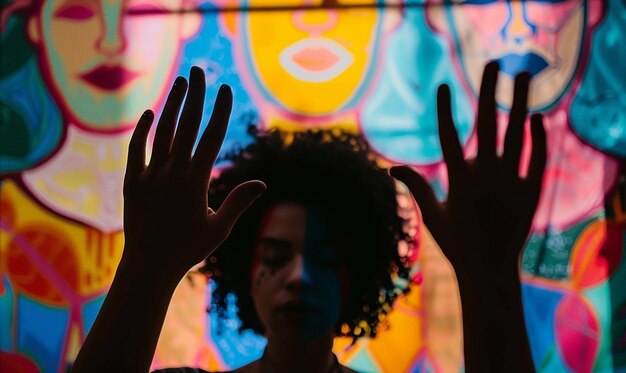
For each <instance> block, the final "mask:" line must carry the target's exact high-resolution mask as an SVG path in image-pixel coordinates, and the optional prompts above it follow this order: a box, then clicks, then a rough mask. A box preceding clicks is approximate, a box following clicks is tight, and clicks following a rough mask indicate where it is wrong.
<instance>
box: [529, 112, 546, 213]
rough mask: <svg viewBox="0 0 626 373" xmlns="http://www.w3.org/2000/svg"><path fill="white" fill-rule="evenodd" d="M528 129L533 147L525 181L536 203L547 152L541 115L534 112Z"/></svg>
mask: <svg viewBox="0 0 626 373" xmlns="http://www.w3.org/2000/svg"><path fill="white" fill-rule="evenodd" d="M530 131H531V136H532V142H533V149H532V152H531V155H530V164H529V166H528V175H527V177H526V182H527V183H528V186H529V189H530V193H531V198H532V200H533V201H534V202H535V203H537V202H538V201H539V195H540V193H541V186H542V183H543V174H544V171H545V168H546V160H547V153H548V151H547V145H546V130H545V127H544V126H543V116H542V115H541V114H534V115H533V116H532V117H531V118H530Z"/></svg>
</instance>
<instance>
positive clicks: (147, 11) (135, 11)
mask: <svg viewBox="0 0 626 373" xmlns="http://www.w3.org/2000/svg"><path fill="white" fill-rule="evenodd" d="M178 10H180V9H166V8H164V7H162V6H159V5H156V4H151V3H145V4H135V5H131V6H128V7H127V8H126V14H128V15H155V14H166V13H169V12H172V11H173V12H176V11H178Z"/></svg>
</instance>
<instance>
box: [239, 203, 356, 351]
mask: <svg viewBox="0 0 626 373" xmlns="http://www.w3.org/2000/svg"><path fill="white" fill-rule="evenodd" d="M343 273H345V272H344V271H341V270H340V266H339V264H338V261H337V257H336V253H335V249H334V248H333V245H332V244H331V243H330V241H329V234H328V230H327V227H326V222H325V219H324V215H323V213H322V212H321V211H320V210H318V209H312V208H305V207H304V206H302V205H299V204H293V203H280V204H277V205H275V206H274V207H273V208H271V209H269V210H268V212H267V213H266V214H265V217H264V219H263V222H262V226H261V228H260V231H259V236H258V241H257V260H256V261H255V263H254V264H253V267H252V270H251V281H252V284H251V296H252V299H253V301H254V306H255V309H256V311H257V314H258V316H259V319H260V320H261V322H262V323H263V325H264V327H265V334H266V336H267V337H268V338H280V339H282V338H286V339H289V340H294V339H297V340H302V341H310V340H312V339H314V338H316V337H319V336H322V335H324V334H327V333H332V331H333V330H334V327H335V325H336V324H337V322H338V320H339V315H340V312H341V308H342V304H343V298H344V295H342V289H346V288H347V287H346V280H345V275H343Z"/></svg>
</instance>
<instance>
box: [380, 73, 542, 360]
mask: <svg viewBox="0 0 626 373" xmlns="http://www.w3.org/2000/svg"><path fill="white" fill-rule="evenodd" d="M497 77H498V65H497V63H490V64H489V65H487V66H486V68H485V71H484V75H483V81H482V85H481V90H480V97H479V104H478V114H477V119H476V126H477V135H478V154H477V157H476V158H475V159H473V160H469V161H468V160H465V159H464V156H463V149H462V147H461V145H460V143H459V139H458V136H457V132H456V130H455V127H454V122H453V119H452V109H451V106H450V90H449V88H448V87H447V86H445V85H444V86H441V87H440V88H439V91H438V92H437V112H438V122H439V137H440V142H441V147H442V151H443V156H444V161H445V164H446V166H447V169H448V177H449V191H448V198H447V200H446V201H445V202H439V201H438V200H437V199H436V197H435V194H434V193H433V190H432V189H431V187H430V185H429V184H428V182H427V181H426V180H425V179H424V178H423V177H422V176H421V175H420V174H419V173H417V172H415V171H413V170H412V169H411V168H409V167H406V166H400V167H394V168H392V169H391V175H393V176H394V177H395V178H397V179H398V180H401V181H403V182H404V183H405V184H406V185H407V186H408V188H409V189H410V191H411V193H412V194H413V197H414V198H415V200H416V202H417V204H418V205H419V208H420V210H421V213H422V216H423V220H424V222H425V224H426V226H427V227H428V229H429V230H430V232H431V234H432V235H433V238H434V239H435V240H436V241H437V243H438V244H439V246H440V247H441V249H442V251H443V252H444V254H445V255H446V257H447V258H448V260H449V261H450V263H451V264H452V266H453V267H454V270H455V272H456V276H457V280H458V282H459V289H460V291H461V300H462V305H463V321H464V332H465V334H466V335H465V350H466V369H467V370H466V371H468V372H469V371H472V370H476V371H481V372H485V371H498V369H505V370H506V371H513V370H509V369H511V368H510V366H509V367H508V368H505V367H502V366H498V363H497V362H496V363H494V364H492V362H493V361H494V359H495V360H498V359H504V361H506V359H514V358H515V357H511V355H508V354H507V353H506V351H505V353H502V354H501V355H500V356H494V354H496V355H497V354H499V352H498V347H499V346H497V345H488V344H489V343H490V342H489V341H485V340H483V337H482V336H480V334H481V333H482V334H483V335H484V338H492V339H493V340H495V343H496V344H499V345H506V344H507V343H506V342H505V341H504V340H503V339H501V337H502V336H501V335H500V332H501V331H500V330H495V329H490V328H496V329H497V328H500V327H502V328H507V327H508V328H509V330H506V332H509V337H511V336H513V335H515V336H516V338H517V339H519V340H516V341H514V342H515V343H514V344H515V345H516V346H518V347H519V349H523V350H524V351H523V352H520V353H521V354H522V355H524V356H522V360H526V361H524V362H523V364H521V365H520V364H517V363H516V361H515V360H510V361H509V363H510V364H511V365H512V366H515V365H516V364H517V368H518V369H520V370H519V371H529V370H532V364H530V366H529V362H530V353H529V351H528V348H527V342H526V335H525V334H524V330H523V329H524V328H523V325H524V320H523V317H522V313H521V311H522V310H521V293H520V283H519V274H518V260H519V255H520V252H521V250H522V248H523V246H524V243H525V241H526V239H527V236H528V234H529V231H530V228H531V223H532V219H533V215H534V213H535V210H536V208H537V204H538V201H539V196H540V190H541V184H542V178H543V172H544V168H545V162H546V135H545V131H544V127H543V122H542V117H541V116H540V115H533V116H532V118H531V121H530V122H531V134H532V152H531V158H530V164H529V166H528V172H527V175H526V177H521V176H520V175H519V169H520V154H521V150H522V145H523V134H524V124H525V122H526V117H527V97H528V86H529V75H528V74H520V75H518V76H517V77H516V79H515V88H514V96H513V105H512V108H511V113H510V119H509V124H508V127H507V131H506V135H505V140H504V151H503V153H502V155H501V156H500V155H498V152H497V150H496V147H497V146H496V137H497V120H496V116H497V112H496V99H495V92H496V83H497ZM503 312H508V313H509V314H508V315H506V314H503ZM508 316H511V317H513V316H515V317H517V319H515V317H514V318H513V319H510V318H509V319H508V320H507V317H508ZM509 322H512V323H514V324H515V325H514V326H513V327H512V328H513V329H515V328H517V327H518V324H521V325H522V328H521V329H519V328H518V330H517V332H515V331H513V332H511V326H510V325H509V326H506V325H502V324H506V323H509ZM490 333H491V334H490ZM522 339H523V340H522ZM468 343H469V344H473V345H472V346H468ZM468 348H469V349H470V350H468ZM508 348H510V349H513V350H514V349H515V348H516V347H515V346H512V345H509V346H508ZM481 350H482V351H481ZM480 354H482V355H488V356H486V357H487V358H488V359H489V360H490V361H485V360H483V359H482V357H483V356H478V355H480ZM468 355H471V356H468ZM517 357H519V356H517ZM501 361H502V360H501ZM496 366H498V367H497V368H494V367H496Z"/></svg>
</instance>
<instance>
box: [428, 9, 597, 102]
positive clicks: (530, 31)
mask: <svg viewBox="0 0 626 373" xmlns="http://www.w3.org/2000/svg"><path fill="white" fill-rule="evenodd" d="M601 10H602V1H601V0H593V1H590V2H588V4H586V2H585V1H583V0H533V1H530V0H529V1H511V0H506V1H504V0H502V1H500V0H466V1H464V2H463V5H459V6H452V7H445V8H443V7H442V8H441V9H439V8H437V9H435V7H432V10H431V11H430V12H429V19H430V21H431V22H432V23H433V24H435V25H439V26H438V28H441V29H442V30H446V31H444V33H445V32H447V33H449V35H448V36H449V37H450V39H451V40H452V41H453V42H454V47H455V48H456V50H457V53H458V54H459V57H460V62H461V65H462V68H463V71H464V73H465V75H466V78H467V79H468V81H469V83H470V84H471V86H472V88H473V89H474V91H475V92H478V87H479V85H480V79H481V76H482V71H483V67H484V65H485V64H486V63H488V62H489V61H499V63H500V69H501V72H502V74H500V78H501V79H500V81H499V85H500V87H499V90H498V101H499V102H500V103H501V104H503V105H505V106H507V107H509V106H510V103H511V101H512V96H511V92H513V89H512V86H513V81H514V78H515V76H516V75H517V74H518V73H520V72H522V71H527V72H529V73H530V74H531V76H532V77H533V86H534V87H536V89H533V90H532V94H531V96H530V98H529V106H530V108H531V109H533V110H536V109H540V108H543V107H546V106H548V105H551V104H552V103H553V102H555V101H556V100H558V99H559V98H560V96H561V95H562V94H563V92H564V91H565V90H566V89H567V87H568V85H569V84H570V82H571V80H572V78H573V75H574V73H575V70H576V68H577V66H578V62H579V58H580V54H581V46H582V40H583V36H584V34H585V32H586V31H587V32H588V27H589V26H591V23H593V22H594V19H595V18H596V17H597V15H596V14H598V13H600V12H601ZM590 14H594V16H591V15H590ZM444 24H445V26H443V25H444Z"/></svg>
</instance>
